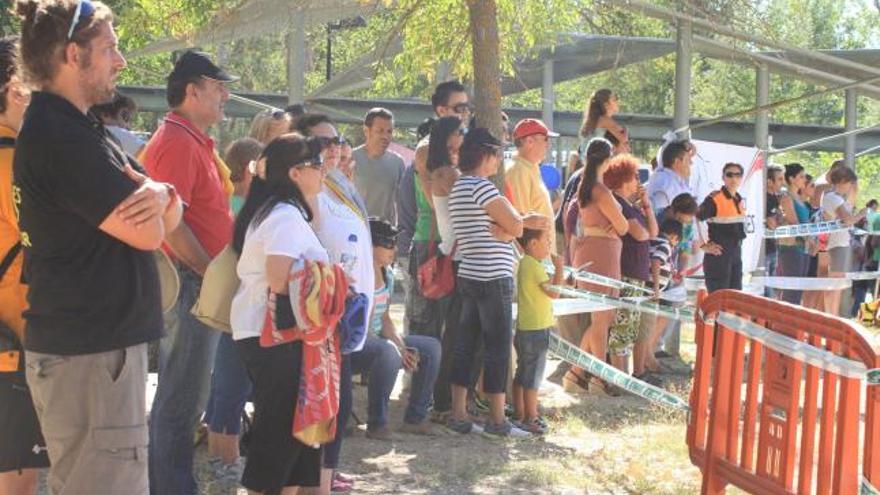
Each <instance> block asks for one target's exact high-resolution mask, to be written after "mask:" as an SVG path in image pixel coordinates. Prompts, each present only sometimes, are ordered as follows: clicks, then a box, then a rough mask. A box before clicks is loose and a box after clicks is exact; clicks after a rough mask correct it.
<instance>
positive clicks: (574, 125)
mask: <svg viewBox="0 0 880 495" xmlns="http://www.w3.org/2000/svg"><path fill="white" fill-rule="evenodd" d="M119 90H120V91H121V92H122V93H125V94H126V95H128V96H130V97H132V98H133V99H134V100H135V101H136V102H137V104H138V107H139V109H140V110H142V111H149V112H164V111H166V110H167V109H168V105H167V103H166V101H165V88H157V87H144V86H121V87H120V88H119ZM239 94H241V95H242V96H245V97H247V98H249V99H252V100H256V101H259V102H261V103H264V104H267V105H272V106H275V107H279V108H281V107H284V105H286V104H287V96H286V95H283V94H267V93H239ZM375 106H382V107H385V108H388V109H389V110H391V111H392V112H393V113H394V121H395V122H396V124H397V126H398V127H401V128H415V127H416V126H418V125H419V124H420V123H422V121H423V120H424V119H425V118H426V117H428V116H430V115H431V114H432V110H431V107H430V105H429V104H428V103H426V102H424V101H420V100H419V101H416V100H362V99H355V98H318V99H315V100H311V101H309V109H310V110H314V111H318V112H325V113H327V114H328V115H330V117H332V118H333V119H334V120H336V121H337V122H340V123H346V124H358V123H361V122H363V116H364V114H365V113H366V112H367V110H369V109H370V108H372V107H375ZM258 111H260V109H259V108H258V107H255V106H254V105H248V104H246V103H242V102H239V101H234V100H230V101H229V102H228V103H227V104H226V114H227V115H228V116H230V117H241V118H250V117H252V116H253V115H254V114H256V113H257V112H258ZM505 111H506V112H507V113H508V114H509V115H510V118H511V119H512V120H513V121H517V120H520V119H523V118H526V117H532V118H540V117H541V112H540V111H539V110H530V109H524V108H508V109H505ZM553 115H554V116H553V128H554V130H555V131H557V132H559V133H560V134H562V135H563V136H576V135H577V133H578V130H579V129H580V124H581V114H580V112H554V114H553ZM615 118H617V119H618V120H619V121H620V123H621V124H622V125H625V126H626V128H627V132H628V133H629V135H630V137H632V138H633V139H638V140H654V141H657V140H659V139H660V137H661V136H662V135H663V134H664V133H665V132H666V131H668V130H669V129H671V128H672V118H671V117H665V116H659V115H633V114H618V115H617V116H616V117H615ZM704 120H707V119H698V118H694V119H691V122H692V123H698V122H702V121H704ZM842 130H843V129H842V128H840V127H832V126H818V125H790V124H770V133H771V134H772V135H773V144H774V145H775V146H777V147H786V146H791V145H794V144H799V143H803V142H805V141H810V140H813V139H817V138H821V137H826V136H830V135H834V134H838V133H840V132H842ZM754 136H755V130H754V123H753V122H741V121H724V122H720V123H718V124H716V125H712V126H709V127H705V128H701V129H697V130H695V131H694V138H696V139H703V140H708V141H717V142H723V143H731V144H740V145H743V146H752V145H753V144H754ZM874 146H880V130H877V131H869V132H865V133H864V134H860V135H859V139H858V149H859V150H866V149H870V148H871V147H874ZM806 149H807V150H812V151H840V150H842V149H843V139H836V140H832V141H827V142H822V143H818V144H816V145H813V146H810V147H808V148H806Z"/></svg>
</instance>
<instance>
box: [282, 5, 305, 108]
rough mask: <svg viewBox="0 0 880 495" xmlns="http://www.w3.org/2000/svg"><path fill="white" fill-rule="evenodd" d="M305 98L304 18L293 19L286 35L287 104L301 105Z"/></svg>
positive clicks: (300, 16)
mask: <svg viewBox="0 0 880 495" xmlns="http://www.w3.org/2000/svg"><path fill="white" fill-rule="evenodd" d="M305 98H306V29H305V23H304V16H302V15H297V16H294V17H293V26H292V27H291V29H290V32H288V33H287V102H288V103H302V102H303V101H305Z"/></svg>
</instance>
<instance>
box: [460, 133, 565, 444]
mask: <svg viewBox="0 0 880 495" xmlns="http://www.w3.org/2000/svg"><path fill="white" fill-rule="evenodd" d="M500 163H501V142H500V141H498V140H497V139H496V138H495V137H494V136H492V135H491V134H490V133H489V131H488V130H486V129H482V128H477V129H473V130H471V131H470V132H468V134H467V135H466V136H465V138H464V143H463V144H462V146H461V150H460V151H459V165H458V166H459V169H460V171H461V173H462V175H461V177H459V178H458V179H457V180H456V181H455V184H454V185H453V186H452V191H451V192H450V195H449V215H450V218H451V220H452V226H453V230H454V232H455V237H456V239H457V242H458V250H459V252H460V253H461V264H460V265H459V268H458V278H457V280H456V290H458V294H459V296H460V297H461V298H462V308H461V319H460V322H461V324H460V328H461V335H460V338H459V339H458V340H457V342H456V343H455V348H454V350H453V357H452V374H451V377H450V382H451V384H452V417H451V418H449V421H448V423H447V425H448V426H449V428H450V429H452V430H454V431H457V432H459V433H469V432H471V431H472V430H473V429H474V428H475V427H474V425H473V424H472V423H471V422H470V420H469V419H468V418H469V417H468V414H467V410H466V402H467V387H468V385H469V384H470V381H471V380H470V379H471V376H472V375H471V363H472V362H473V354H474V351H475V349H476V348H477V339H478V338H482V341H483V348H484V353H483V389H484V391H485V392H486V394H487V395H488V396H489V416H490V417H489V421H488V422H487V423H486V426H485V429H484V430H483V432H484V434H486V435H492V436H508V435H511V434H513V435H527V433H525V432H523V431H522V430H517V429H514V428H512V426H511V424H510V423H509V422H508V421H507V420H506V419H505V418H504V392H505V389H506V388H507V367H508V364H509V361H510V348H511V338H512V328H513V315H512V305H513V270H514V265H515V264H516V254H515V252H514V250H513V246H511V244H510V242H511V241H512V240H513V239H515V238H517V237H519V236H521V235H522V231H523V227H527V228H532V229H538V230H547V229H549V228H550V223H551V222H550V219H549V218H547V217H544V216H541V215H527V216H525V217H522V216H520V215H519V214H518V213H517V212H516V210H515V209H514V208H513V206H512V205H511V204H510V202H509V201H508V200H507V199H506V198H504V196H502V195H501V193H500V192H499V191H498V188H496V187H495V185H494V184H493V183H492V182H491V181H490V180H489V179H488V178H489V177H491V176H492V175H495V173H497V171H498V166H499V164H500Z"/></svg>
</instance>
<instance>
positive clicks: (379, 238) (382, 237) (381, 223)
mask: <svg viewBox="0 0 880 495" xmlns="http://www.w3.org/2000/svg"><path fill="white" fill-rule="evenodd" d="M369 222H370V236H371V237H372V240H373V245H374V246H379V247H385V248H389V249H390V248H393V247H394V246H395V245H396V244H397V235H398V234H399V233H400V231H399V230H397V227H395V226H393V225H391V223H390V222H388V221H387V220H383V219H381V218H378V217H370V218H369Z"/></svg>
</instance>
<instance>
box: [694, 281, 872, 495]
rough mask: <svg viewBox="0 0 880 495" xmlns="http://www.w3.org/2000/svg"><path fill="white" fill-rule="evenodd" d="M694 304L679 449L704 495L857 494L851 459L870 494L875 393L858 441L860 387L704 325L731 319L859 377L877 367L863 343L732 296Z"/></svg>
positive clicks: (815, 317) (818, 318)
mask: <svg viewBox="0 0 880 495" xmlns="http://www.w3.org/2000/svg"><path fill="white" fill-rule="evenodd" d="M697 300H698V305H699V308H700V311H698V312H697V315H696V342H697V361H696V367H695V370H694V383H693V389H692V390H691V396H690V408H691V413H690V418H689V420H688V431H687V444H688V450H689V453H690V457H691V461H692V462H693V463H694V465H696V466H698V467H700V469H701V470H702V472H703V487H702V493H703V495H710V494H711V495H715V494H721V493H724V491H725V487H726V486H727V485H734V486H737V487H739V488H740V489H742V490H745V491H746V492H749V493H755V494H761V495H764V494H802V495H806V494H817V495H826V494H834V495H848V494H856V493H858V488H859V481H860V478H859V460H860V455H861V460H862V469H861V471H862V474H863V475H864V476H865V478H867V480H868V481H870V482H871V483H872V484H874V485H875V486H877V485H878V482H880V417H878V411H880V410H878V405H880V388H878V387H880V385H873V386H868V387H867V394H866V395H867V397H866V403H865V408H864V421H865V427H864V432H862V433H863V437H861V436H860V425H861V417H860V415H861V407H862V395H861V391H862V388H861V386H862V384H861V383H860V381H861V380H859V379H857V378H847V377H844V376H838V375H836V374H834V373H830V372H827V371H823V370H820V369H818V368H816V367H814V366H810V365H807V364H805V363H803V362H801V361H798V360H796V359H793V358H790V357H788V356H785V355H783V354H781V353H779V352H776V351H774V350H772V349H767V348H764V346H762V344H761V343H760V342H758V341H756V340H753V339H750V338H748V337H746V336H744V335H741V334H738V333H735V332H733V331H732V330H730V329H728V328H726V327H725V326H724V325H721V324H718V325H717V328H718V330H717V333H716V330H715V329H716V324H715V323H714V322H712V321H711V320H713V319H714V317H715V315H716V314H717V313H718V312H719V311H724V312H727V313H731V314H734V315H737V316H739V317H741V318H745V319H748V320H751V321H753V322H755V323H757V324H758V325H761V326H763V327H765V328H768V329H770V330H772V331H774V332H778V333H780V334H783V335H786V336H788V337H791V338H794V339H797V340H800V341H802V342H806V343H809V344H811V345H813V346H815V347H818V348H822V349H826V350H829V351H832V352H834V353H836V354H838V355H840V356H843V357H846V358H848V359H851V360H853V361H859V362H862V363H864V364H865V366H866V367H867V368H868V369H871V368H878V367H880V357H878V355H880V350H878V347H877V346H875V345H874V344H873V343H872V342H873V339H872V337H871V336H869V335H868V334H866V333H865V331H864V330H863V329H862V328H860V327H859V326H858V325H856V324H854V323H852V322H849V321H846V320H843V319H840V318H836V317H833V316H829V315H826V314H824V313H819V312H817V311H813V310H809V309H805V308H802V307H800V306H794V305H791V304H787V303H783V302H779V301H773V300H770V299H766V298H763V297H759V296H752V295H748V294H745V293H742V292H739V291H733V290H722V291H717V292H715V293H713V294H712V295H710V296H706V295H705V292H701V293H700V295H698V298H697ZM706 320H710V321H708V322H707V321H706ZM716 337H717V339H718V341H717V342H715V339H716ZM747 347H748V355H746V348H747ZM713 348H714V349H715V353H714V356H713V352H712V350H713ZM744 373H745V376H744Z"/></svg>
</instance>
